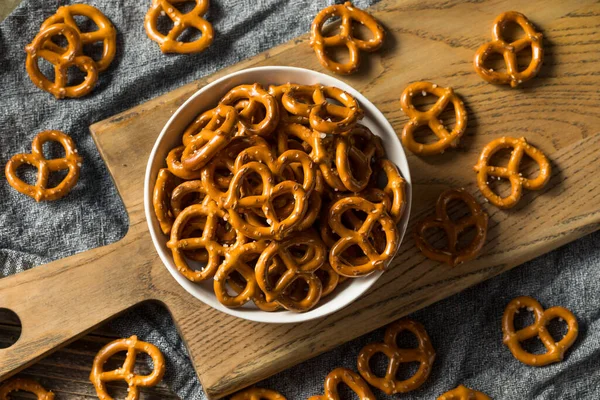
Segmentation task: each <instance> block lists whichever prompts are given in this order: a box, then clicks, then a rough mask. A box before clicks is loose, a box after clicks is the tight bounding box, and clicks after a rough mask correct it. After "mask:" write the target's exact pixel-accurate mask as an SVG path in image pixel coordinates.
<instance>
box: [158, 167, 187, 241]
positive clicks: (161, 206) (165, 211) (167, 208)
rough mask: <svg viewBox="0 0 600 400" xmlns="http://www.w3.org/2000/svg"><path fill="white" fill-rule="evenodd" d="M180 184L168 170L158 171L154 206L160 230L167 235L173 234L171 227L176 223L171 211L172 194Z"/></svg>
mask: <svg viewBox="0 0 600 400" xmlns="http://www.w3.org/2000/svg"><path fill="white" fill-rule="evenodd" d="M180 182H181V181H180V180H179V179H178V178H177V177H176V176H175V175H173V174H172V173H171V172H169V170H168V169H167V168H162V169H161V170H160V171H158V176H157V177H156V183H155V184H154V191H153V192H152V205H153V207H154V214H155V215H156V219H157V220H158V223H159V224H160V229H161V230H162V231H163V233H164V234H165V235H168V234H169V233H171V227H172V226H173V221H175V217H176V215H174V213H173V211H172V209H171V194H172V193H173V190H174V189H175V187H177V185H178V184H179V183H180Z"/></svg>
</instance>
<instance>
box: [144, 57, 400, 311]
mask: <svg viewBox="0 0 600 400" xmlns="http://www.w3.org/2000/svg"><path fill="white" fill-rule="evenodd" d="M288 82H293V83H299V84H304V85H312V84H323V85H327V86H336V87H338V88H341V89H343V90H345V91H346V92H348V93H350V94H351V95H352V96H354V97H355V98H356V99H358V101H359V103H360V105H361V107H362V108H363V110H364V112H365V117H364V119H363V120H362V122H361V123H362V124H364V125H366V126H367V127H369V128H370V129H371V130H372V131H373V133H374V134H376V135H378V136H380V137H381V138H382V139H383V143H384V146H385V150H386V152H387V156H388V158H389V159H390V160H392V161H393V162H394V163H395V164H396V165H397V166H398V167H399V168H400V171H401V172H402V176H403V177H404V179H406V181H407V183H408V184H407V187H406V192H407V193H406V201H407V206H406V211H405V212H404V215H403V216H402V220H401V221H400V224H399V232H400V233H401V239H402V237H403V236H404V233H405V231H406V226H407V224H408V216H409V214H410V208H411V199H412V195H411V185H410V182H411V180H410V172H409V170H408V163H407V161H406V155H405V154H404V151H403V149H402V146H401V145H400V142H399V140H398V138H397V136H396V133H395V132H394V129H393V128H392V126H391V125H390V123H389V122H388V121H387V120H386V119H385V117H384V116H383V114H382V113H381V112H380V111H379V110H378V109H377V108H376V107H375V106H374V105H373V104H372V103H371V102H370V101H369V100H367V99H366V98H365V97H364V96H363V95H362V94H360V93H359V92H358V91H356V90H355V89H353V88H352V87H350V86H348V85H347V84H346V83H344V82H342V81H340V80H338V79H336V78H333V77H331V76H329V75H325V74H322V73H319V72H315V71H311V70H307V69H302V68H293V67H259V68H250V69H246V70H242V71H238V72H235V73H233V74H230V75H227V76H225V77H223V78H221V79H218V80H216V81H214V82H212V83H210V84H208V85H206V86H204V87H203V88H202V89H200V90H198V91H197V92H196V93H195V94H194V95H193V96H192V97H190V98H189V99H188V100H187V101H186V102H185V103H184V104H183V105H182V106H181V107H179V109H178V110H177V111H176V112H175V113H174V114H173V116H172V117H171V119H169V121H168V122H167V124H166V125H165V127H164V128H163V130H162V132H161V133H160V135H159V137H158V139H157V140H156V143H155V144H154V148H153V149H152V153H151V154H150V159H149V160H148V166H147V168H146V177H145V181H144V206H145V209H146V219H147V221H148V227H149V228H150V235H151V236H152V241H153V242H154V246H155V247H156V251H157V252H158V255H159V256H160V258H161V260H162V261H163V263H164V264H165V266H166V267H167V269H168V270H169V272H170V273H171V275H173V277H174V278H175V280H177V282H179V284H180V285H181V286H182V287H183V288H184V289H185V290H187V291H188V292H189V293H190V294H191V295H193V296H194V297H196V298H197V299H198V300H200V301H202V302H204V303H206V304H208V305H209V306H211V307H213V308H216V309H217V310H220V311H222V312H224V313H227V314H231V315H234V316H236V317H240V318H244V319H247V320H251V321H258V322H269V323H294V322H301V321H308V320H311V319H315V318H320V317H323V316H325V315H328V314H331V313H333V312H335V311H337V310H339V309H341V308H343V307H345V306H347V305H348V304H350V303H352V302H353V301H354V300H356V299H357V298H358V297H360V296H361V295H362V294H363V293H364V292H366V291H367V290H368V289H369V288H370V287H371V286H372V285H373V284H374V283H375V281H376V280H377V279H378V278H379V277H380V276H381V274H382V272H376V273H373V274H371V275H369V276H367V277H364V278H358V279H349V280H347V281H346V282H344V284H343V285H340V287H338V288H337V289H336V291H335V292H334V293H333V294H332V295H330V296H328V297H327V298H325V299H324V300H323V301H322V302H320V303H319V304H318V305H317V306H316V307H315V308H313V309H311V310H310V311H307V312H305V313H294V312H290V311H277V312H265V311H262V310H260V309H258V308H256V306H254V304H252V302H250V303H248V304H246V305H245V306H244V307H241V308H236V309H231V308H227V307H225V306H223V305H222V304H221V303H219V301H218V300H217V298H216V297H215V294H214V292H213V281H212V279H211V280H208V281H206V282H201V283H194V282H190V281H188V280H187V279H186V278H185V277H184V276H183V275H181V273H179V271H177V268H176V267H175V264H174V263H173V258H172V256H171V251H170V250H169V249H168V248H167V246H166V242H167V241H168V238H167V237H166V236H165V235H163V233H162V231H161V230H160V226H159V224H158V221H157V219H156V216H155V215H154V209H153V207H152V191H153V188H154V182H155V180H156V176H157V174H158V170H159V169H160V168H164V167H165V158H166V156H167V153H168V152H169V150H171V149H172V148H173V147H176V146H178V145H180V140H181V135H182V133H183V131H184V130H185V128H186V127H187V126H188V125H189V124H190V123H191V122H192V121H193V120H194V119H195V117H196V115H198V114H199V113H200V112H202V111H205V110H207V109H210V108H213V107H215V106H216V104H217V103H218V101H219V100H220V99H221V98H222V97H223V95H225V93H227V92H228V91H229V90H230V89H231V88H233V87H234V86H237V85H241V84H247V83H260V84H262V85H263V86H265V87H267V86H268V85H270V84H276V85H279V84H284V83H288Z"/></svg>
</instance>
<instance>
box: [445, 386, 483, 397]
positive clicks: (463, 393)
mask: <svg viewBox="0 0 600 400" xmlns="http://www.w3.org/2000/svg"><path fill="white" fill-rule="evenodd" d="M437 400H492V399H491V398H490V397H489V396H488V395H486V394H484V393H481V392H478V391H476V390H473V389H469V388H468V387H465V386H463V385H460V386H458V387H457V388H456V389H452V390H450V391H449V392H446V393H444V394H443V395H441V396H440V397H438V399H437Z"/></svg>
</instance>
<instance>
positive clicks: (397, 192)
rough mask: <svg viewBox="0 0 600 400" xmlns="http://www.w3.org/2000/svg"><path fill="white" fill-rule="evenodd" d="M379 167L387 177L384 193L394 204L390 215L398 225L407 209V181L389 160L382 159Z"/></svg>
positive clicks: (391, 206)
mask: <svg viewBox="0 0 600 400" xmlns="http://www.w3.org/2000/svg"><path fill="white" fill-rule="evenodd" d="M379 166H380V167H381V169H382V171H383V172H384V173H385V176H386V184H385V187H384V188H383V192H384V193H385V194H387V195H388V196H389V197H390V199H391V200H392V203H391V205H390V207H389V208H388V214H390V217H392V219H393V220H394V222H395V223H396V224H397V223H398V222H400V219H401V218H402V215H404V209H405V207H406V181H405V180H404V178H402V175H400V171H398V167H397V166H396V165H395V164H394V163H393V162H391V161H390V160H388V159H385V158H383V159H381V160H380V161H379Z"/></svg>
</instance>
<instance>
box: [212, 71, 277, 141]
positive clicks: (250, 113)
mask: <svg viewBox="0 0 600 400" xmlns="http://www.w3.org/2000/svg"><path fill="white" fill-rule="evenodd" d="M240 101H247V102H248V103H247V104H246V107H243V108H242V110H241V111H240V113H239V120H240V121H239V129H238V135H240V136H241V135H248V136H251V135H260V136H269V135H270V134H271V133H273V131H275V128H277V124H279V105H278V104H277V101H276V100H275V97H273V96H272V95H270V94H269V92H267V91H266V90H265V89H264V88H263V87H262V86H261V85H259V84H258V83H255V84H254V85H239V86H236V87H234V88H233V89H231V90H230V91H229V92H227V94H225V96H223V98H222V99H221V104H225V105H229V106H234V105H236V103H238V102H240ZM259 105H262V106H263V107H264V109H265V112H264V117H263V118H262V119H261V120H260V121H253V119H254V117H255V116H256V115H257V114H258V111H259V109H258V107H259Z"/></svg>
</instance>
